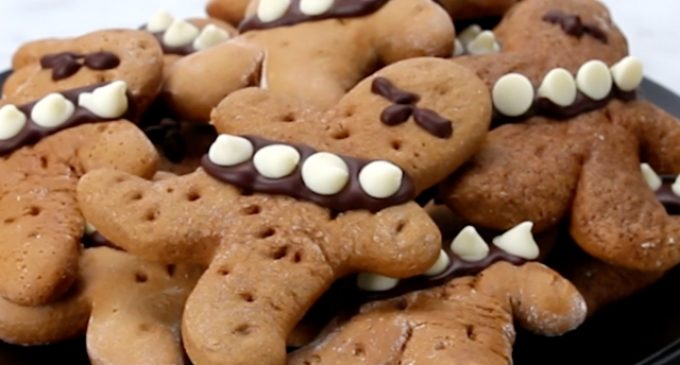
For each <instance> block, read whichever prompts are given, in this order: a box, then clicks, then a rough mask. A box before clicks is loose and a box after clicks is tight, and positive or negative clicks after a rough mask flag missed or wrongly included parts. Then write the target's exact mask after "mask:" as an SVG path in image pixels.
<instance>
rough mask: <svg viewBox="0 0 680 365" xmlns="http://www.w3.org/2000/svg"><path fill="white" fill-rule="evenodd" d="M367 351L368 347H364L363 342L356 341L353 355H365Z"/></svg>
mask: <svg viewBox="0 0 680 365" xmlns="http://www.w3.org/2000/svg"><path fill="white" fill-rule="evenodd" d="M365 353H366V348H365V347H364V345H363V344H361V343H358V342H357V343H355V344H354V348H353V349H352V355H354V356H364V354H365Z"/></svg>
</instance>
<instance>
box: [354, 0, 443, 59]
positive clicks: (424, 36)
mask: <svg viewBox="0 0 680 365" xmlns="http://www.w3.org/2000/svg"><path fill="white" fill-rule="evenodd" d="M369 24H370V26H371V28H372V29H370V30H367V33H368V34H372V35H373V41H374V42H375V44H376V46H377V49H378V55H379V57H380V60H381V61H382V63H383V64H391V63H395V62H397V61H401V60H405V59H407V58H413V57H422V56H439V57H450V56H451V55H452V54H453V42H454V36H455V30H454V28H453V23H452V22H451V19H450V18H449V15H448V14H447V13H446V12H445V11H444V9H442V8H441V7H440V6H439V5H437V4H435V3H434V2H432V1H429V0H392V1H389V2H388V3H387V4H385V5H384V6H383V8H382V9H381V10H379V12H378V13H376V19H375V20H374V21H371V22H370V23H369Z"/></svg>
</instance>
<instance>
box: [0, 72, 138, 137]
mask: <svg viewBox="0 0 680 365" xmlns="http://www.w3.org/2000/svg"><path fill="white" fill-rule="evenodd" d="M126 93H127V84H126V83H125V81H114V82H112V83H109V84H107V85H105V86H101V87H98V88H96V89H94V90H93V91H92V92H86V93H82V94H80V95H79V96H78V106H80V107H82V108H84V109H87V110H89V111H90V112H91V113H92V114H94V115H96V116H97V117H100V118H103V119H113V118H118V117H121V116H122V115H123V114H125V112H127V110H128V98H127V94H126ZM75 110H76V106H75V105H74V104H73V103H72V102H71V101H70V100H68V99H66V98H65V97H64V95H62V94H59V93H51V94H49V95H47V96H45V97H44V98H42V99H40V101H38V102H37V103H36V104H35V105H34V106H33V109H31V116H30V117H31V120H32V121H33V122H34V123H35V124H37V125H38V126H40V127H43V128H56V127H59V126H60V125H62V124H64V123H66V121H68V120H69V119H70V118H71V117H72V116H73V114H74V113H75ZM27 122H28V117H27V116H26V115H25V114H24V113H23V112H22V111H21V110H19V108H17V107H16V106H15V105H12V104H9V105H5V106H3V107H2V108H0V140H8V139H11V138H14V137H16V136H17V135H18V134H19V133H20V132H21V130H22V129H23V128H24V126H25V125H26V123H27Z"/></svg>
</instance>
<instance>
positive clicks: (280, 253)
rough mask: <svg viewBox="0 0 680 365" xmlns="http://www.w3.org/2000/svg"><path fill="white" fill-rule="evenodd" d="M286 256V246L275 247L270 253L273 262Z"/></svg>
mask: <svg viewBox="0 0 680 365" xmlns="http://www.w3.org/2000/svg"><path fill="white" fill-rule="evenodd" d="M286 256H288V246H281V247H277V248H276V249H275V250H274V252H273V253H272V258H273V259H274V260H281V259H282V258H284V257H286Z"/></svg>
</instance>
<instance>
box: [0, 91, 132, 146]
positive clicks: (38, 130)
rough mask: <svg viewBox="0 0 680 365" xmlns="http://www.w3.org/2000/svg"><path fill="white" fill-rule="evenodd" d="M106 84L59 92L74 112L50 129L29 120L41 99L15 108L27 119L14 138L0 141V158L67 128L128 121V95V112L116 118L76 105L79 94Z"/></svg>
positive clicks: (129, 106) (129, 105) (130, 107)
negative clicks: (99, 114)
mask: <svg viewBox="0 0 680 365" xmlns="http://www.w3.org/2000/svg"><path fill="white" fill-rule="evenodd" d="M108 84H109V83H103V84H96V85H92V86H87V87H82V88H78V89H71V90H67V91H62V92H60V94H61V95H63V96H64V97H65V98H66V99H67V100H69V101H70V102H72V103H73V104H74V106H75V110H74V112H73V115H72V116H71V117H70V118H69V119H68V120H66V121H65V122H64V123H62V124H60V125H58V126H56V127H52V128H45V127H41V126H40V125H38V124H36V123H35V122H34V121H33V120H32V119H31V111H32V110H33V107H34V106H35V104H37V103H38V102H39V101H40V100H41V99H38V100H36V101H34V102H31V103H28V104H24V105H21V106H17V109H19V110H20V111H21V112H22V113H24V115H26V118H27V119H26V124H25V125H24V127H23V128H22V129H21V131H20V132H19V134H17V135H16V136H14V137H12V138H10V139H6V140H0V156H3V155H5V154H8V153H11V152H13V151H15V150H17V149H19V148H21V147H24V146H27V145H30V144H33V143H36V142H38V141H39V140H41V139H42V138H44V137H47V136H49V135H52V134H55V133H57V132H60V131H62V130H64V129H67V128H72V127H77V126H79V125H82V124H89V123H103V122H110V121H112V120H119V119H129V118H130V116H132V115H133V106H132V99H131V97H130V95H129V94H128V95H127V98H128V111H127V112H126V113H125V114H124V115H122V116H120V117H118V118H109V119H107V118H102V117H99V116H97V115H95V114H93V113H92V112H91V111H89V110H87V109H85V108H83V107H81V106H79V105H78V97H79V96H80V94H83V93H86V92H92V91H94V90H95V89H97V88H99V87H102V86H106V85H108Z"/></svg>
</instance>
